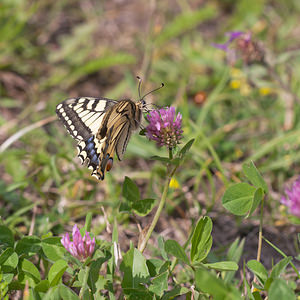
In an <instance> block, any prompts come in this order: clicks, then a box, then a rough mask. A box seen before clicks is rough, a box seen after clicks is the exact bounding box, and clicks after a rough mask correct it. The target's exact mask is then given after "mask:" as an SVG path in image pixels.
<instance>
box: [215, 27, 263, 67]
mask: <svg viewBox="0 0 300 300" xmlns="http://www.w3.org/2000/svg"><path fill="white" fill-rule="evenodd" d="M225 35H227V36H228V37H229V38H228V40H227V41H226V42H225V43H223V44H212V46H213V47H215V48H218V49H221V50H223V51H225V52H226V53H227V61H228V62H229V64H231V65H233V64H234V63H235V62H236V61H237V60H238V59H239V58H242V60H243V61H244V63H246V64H250V63H253V62H262V61H263V59H264V50H263V48H262V46H261V45H260V44H259V43H257V42H255V41H253V39H252V34H251V32H242V31H230V32H226V33H225Z"/></svg>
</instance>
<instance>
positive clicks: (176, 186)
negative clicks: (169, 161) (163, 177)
mask: <svg viewBox="0 0 300 300" xmlns="http://www.w3.org/2000/svg"><path fill="white" fill-rule="evenodd" d="M169 187H170V188H171V189H174V190H176V189H179V188H180V184H179V182H178V181H177V180H176V179H175V178H172V179H171V181H170V184H169Z"/></svg>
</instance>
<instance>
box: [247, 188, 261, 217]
mask: <svg viewBox="0 0 300 300" xmlns="http://www.w3.org/2000/svg"><path fill="white" fill-rule="evenodd" d="M263 197H264V192H263V190H262V188H258V189H256V191H255V193H254V196H253V201H252V205H251V208H250V210H249V212H248V214H247V216H246V218H249V217H250V216H251V215H252V213H253V212H254V211H255V210H256V208H257V207H258V205H259V204H260V202H261V201H262V200H263Z"/></svg>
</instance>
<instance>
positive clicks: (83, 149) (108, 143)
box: [56, 78, 163, 180]
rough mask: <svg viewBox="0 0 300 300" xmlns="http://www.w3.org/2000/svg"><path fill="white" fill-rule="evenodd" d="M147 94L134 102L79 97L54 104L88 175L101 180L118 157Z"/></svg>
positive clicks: (134, 128) (127, 140) (120, 157)
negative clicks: (74, 142)
mask: <svg viewBox="0 0 300 300" xmlns="http://www.w3.org/2000/svg"><path fill="white" fill-rule="evenodd" d="M138 79H139V88H138V90H139V96H140V85H141V80H140V78H138ZM162 86H163V84H162V85H161V87H162ZM161 87H159V88H161ZM159 88H158V89H159ZM155 90H157V89H155ZM155 90H153V91H155ZM153 91H151V92H153ZM151 92H149V93H151ZM149 93H147V94H146V95H144V96H143V97H142V98H141V97H140V100H139V101H137V102H134V101H132V100H130V99H126V100H120V101H116V100H111V99H107V98H91V97H80V98H70V99H67V100H65V101H63V102H62V103H60V104H58V105H57V107H56V113H57V115H58V117H59V119H60V120H61V121H62V122H63V124H64V126H65V127H66V129H67V130H68V132H69V133H70V135H71V136H72V137H73V138H74V139H75V140H76V141H77V142H78V144H77V150H78V157H79V158H80V160H81V163H82V164H83V163H86V164H87V166H88V168H89V169H91V170H92V173H91V175H92V176H95V177H96V178H98V179H100V180H103V179H104V175H105V172H106V171H109V170H110V169H111V168H112V166H113V159H114V155H115V154H116V155H117V157H118V159H119V160H122V158H123V156H124V153H125V150H126V147H127V144H128V142H129V139H130V136H131V134H132V132H133V131H135V130H136V129H138V128H139V127H140V124H141V119H142V113H143V112H144V111H148V109H147V108H146V106H147V104H146V102H145V100H144V97H145V96H147V95H148V94H149Z"/></svg>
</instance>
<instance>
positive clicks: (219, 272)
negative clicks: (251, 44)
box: [0, 0, 300, 300]
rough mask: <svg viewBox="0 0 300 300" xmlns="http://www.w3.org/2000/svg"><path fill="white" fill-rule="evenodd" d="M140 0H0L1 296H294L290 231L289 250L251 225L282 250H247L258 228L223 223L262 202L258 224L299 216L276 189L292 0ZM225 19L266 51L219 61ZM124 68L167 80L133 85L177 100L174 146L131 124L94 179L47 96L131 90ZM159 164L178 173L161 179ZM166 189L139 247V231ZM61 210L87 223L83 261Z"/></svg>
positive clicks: (293, 81)
mask: <svg viewBox="0 0 300 300" xmlns="http://www.w3.org/2000/svg"><path fill="white" fill-rule="evenodd" d="M152 4H153V3H152ZM152 4H151V3H150V2H149V4H148V3H146V2H145V3H142V2H141V4H140V3H139V2H137V3H136V4H135V5H133V6H132V5H130V6H128V7H127V6H126V5H125V6H126V7H125V6H124V7H123V5H114V4H113V3H106V4H104V3H101V1H100V2H99V3H98V2H97V3H96V2H95V1H91V2H90V1H88V2H84V3H82V2H80V1H78V0H72V1H66V0H63V1H59V2H58V1H49V0H46V1H26V0H3V1H2V2H1V5H0V16H1V17H0V40H1V42H0V98H1V100H0V111H1V114H0V138H1V141H0V143H1V145H0V165H1V167H0V171H1V178H0V216H1V217H0V298H1V299H5V300H6V299H8V298H9V296H10V295H14V294H15V293H16V291H18V293H21V294H22V296H23V297H24V298H25V296H26V293H28V294H29V295H30V296H29V297H30V299H94V298H95V299H101V300H102V299H117V298H120V299H121V298H122V297H126V299H151V300H153V299H155V300H158V299H165V300H166V299H175V298H176V297H180V296H181V297H185V298H187V299H195V300H196V299H211V298H213V299H241V297H244V298H247V299H251V300H253V299H264V297H268V299H271V300H272V299H296V297H299V295H298V294H299V284H298V282H299V278H300V274H299V270H298V269H299V268H298V264H299V257H300V254H299V235H298V241H297V237H296V236H295V238H294V239H293V236H292V235H290V236H289V238H288V241H289V243H290V244H289V248H288V249H289V252H287V253H286V254H285V252H284V251H283V250H280V248H281V247H282V246H283V245H282V243H280V242H279V244H278V246H275V245H274V244H273V243H272V242H271V241H269V240H267V239H265V238H264V237H263V236H262V239H263V243H265V242H266V243H267V244H268V247H269V248H271V247H272V248H273V249H275V251H277V252H278V253H279V254H280V255H281V256H282V259H281V260H280V261H277V260H276V258H275V257H274V258H273V257H269V256H268V252H267V251H268V250H267V249H266V250H265V248H264V250H263V251H262V258H264V259H261V262H259V261H256V260H253V259H249V260H246V261H245V257H251V258H253V257H256V253H255V252H256V251H253V248H254V247H253V243H256V242H257V239H256V237H255V238H253V235H252V234H251V235H250V234H248V232H245V231H244V229H245V228H244V227H243V226H241V227H240V229H241V230H239V236H241V235H242V236H243V239H241V240H240V238H239V237H237V236H236V235H232V232H236V231H235V230H236V227H238V226H239V225H240V224H241V223H242V222H243V223H244V222H245V225H246V226H245V227H246V228H248V225H249V227H251V228H252V226H255V227H256V225H257V224H258V222H257V219H258V215H259V213H260V216H259V223H260V225H261V227H262V231H261V233H262V235H264V226H263V222H262V221H265V223H267V224H268V227H267V228H270V227H271V226H275V224H276V228H275V231H274V232H276V230H277V231H278V232H279V233H278V234H279V235H280V236H281V235H284V236H285V235H286V232H285V228H287V227H288V226H291V225H289V223H288V222H293V223H295V224H297V223H299V218H297V217H296V216H288V215H287V211H284V210H283V209H282V207H280V202H279V199H280V197H281V195H282V193H283V190H284V188H285V182H286V181H287V179H288V178H292V177H296V175H297V174H299V173H300V169H299V162H300V154H299V153H300V152H299V150H300V139H299V134H300V129H299V120H300V110H299V107H298V105H297V104H298V102H299V99H298V98H299V97H298V95H299V94H300V85H299V78H300V69H299V67H298V66H299V62H300V60H299V53H298V52H297V47H298V44H299V40H298V37H297V34H295V28H298V27H299V12H300V6H299V3H298V1H296V0H292V1H285V2H284V1H283V2H278V3H277V2H276V4H275V2H274V1H270V0H253V1H252V2H251V5H250V6H249V3H248V1H246V0H242V1H237V2H235V1H231V0H227V1H216V2H213V3H208V4H199V3H198V2H197V1H194V0H192V1H177V2H174V3H172V5H171V6H170V5H166V4H165V3H164V2H163V1H156V2H155V5H154V6H152ZM127 10H128V11H127ZM144 12H146V13H147V16H146V15H145V14H144ZM148 16H149V18H148ZM212 25H213V26H212ZM215 25H217V26H215ZM235 30H244V31H248V30H251V31H252V33H253V35H252V37H253V38H254V39H255V40H258V44H259V45H260V42H262V44H263V48H264V50H266V51H265V53H266V58H267V60H268V61H267V63H270V64H271V65H270V66H268V64H259V63H255V64H244V63H242V61H238V62H237V63H236V64H235V65H234V66H233V64H231V65H228V64H226V63H225V60H226V56H227V58H228V57H229V55H226V54H225V53H223V52H222V51H221V50H219V49H215V48H213V47H212V46H211V44H212V43H216V42H224V41H225V39H226V37H224V35H223V34H224V32H226V31H235ZM236 73H238V75H236ZM136 75H140V76H141V77H143V88H142V90H143V91H144V90H145V91H148V90H150V89H151V88H152V87H155V86H157V85H158V83H159V82H164V83H165V85H166V87H165V88H164V89H161V90H160V91H159V92H158V93H154V94H153V95H149V96H147V97H146V99H145V100H146V101H147V103H148V104H149V103H150V102H151V103H156V104H155V105H158V106H159V107H164V106H167V105H168V106H170V105H176V107H177V110H178V111H180V112H181V114H182V116H183V118H182V122H183V139H182V147H181V145H179V146H180V147H178V149H173V150H172V151H171V156H169V157H167V154H166V153H165V152H164V151H165V150H163V149H161V148H157V147H156V146H155V143H152V142H148V141H147V138H146V137H145V135H143V136H139V135H138V134H135V135H133V136H132V138H131V140H130V142H129V144H128V149H127V151H126V156H125V159H124V162H121V163H117V162H116V163H115V164H114V167H113V169H112V170H111V172H108V174H106V178H105V181H103V182H97V181H95V180H94V179H92V178H91V177H90V171H89V170H87V169H86V168H85V167H81V166H80V165H79V164H78V162H77V160H75V159H74V157H75V156H76V150H75V143H74V142H73V141H72V139H71V138H69V137H66V135H67V133H66V132H65V131H64V129H63V126H61V124H60V125H59V124H58V122H53V119H51V117H52V116H54V111H55V106H56V105H57V104H58V103H59V102H61V101H62V100H64V99H65V98H68V97H77V96H96V97H109V98H113V99H123V98H130V99H137V93H136V90H137V82H136V79H135V76H136ZM144 85H145V86H146V87H145V89H144ZM264 89H265V90H267V89H269V92H265V94H264V93H263V92H262V90H264ZM142 94H143V93H142ZM199 95H200V96H201V95H202V96H203V98H201V99H202V100H201V101H202V102H201V103H198V102H197V99H198V98H199ZM155 105H153V107H155ZM149 108H150V106H149ZM48 118H50V119H48ZM45 120H46V122H44V121H45ZM47 120H48V121H47ZM144 125H145V123H144ZM7 141H8V142H9V143H7ZM4 146H5V147H4ZM169 155H170V153H169ZM253 161H255V165H254V163H253ZM258 169H259V170H260V171H258ZM172 170H173V171H174V173H175V172H176V181H177V183H178V187H172V186H170V187H168V186H167V187H166V189H165V187H164V186H163V184H164V182H166V181H167V179H168V175H170V173H171V171H172ZM125 175H127V176H125ZM171 175H172V176H171V177H172V178H173V179H174V178H175V177H173V175H174V174H171ZM124 177H125V180H124V182H123V185H122V181H123V178H124ZM245 179H246V180H245ZM231 181H232V183H233V184H232V185H229V182H231ZM163 194H165V196H166V205H165V206H166V207H165V208H166V209H165V210H164V211H163V213H162V214H161V216H160V219H159V222H158V223H157V225H156V226H155V227H154V228H153V229H154V231H153V233H152V234H151V237H150V240H149V242H148V246H147V248H146V252H145V253H146V254H144V253H142V252H141V251H140V250H138V249H137V248H136V245H138V244H139V242H140V241H141V240H143V239H144V238H145V235H146V233H147V230H148V228H149V225H150V224H151V222H152V220H153V217H154V216H155V213H156V211H157V210H156V209H155V205H156V204H158V203H159V199H160V198H161V197H162V195H163ZM222 194H223V198H222V204H223V207H224V208H225V210H226V212H224V209H222V206H221V204H220V201H219V200H220V195H222ZM120 202H121V203H120ZM264 204H266V205H265V206H264ZM258 208H260V211H259V209H258ZM258 211H259V213H258ZM231 214H233V215H231ZM236 216H238V217H236ZM239 216H241V217H243V218H244V219H242V218H240V217H239ZM228 219H229V220H230V222H229V221H228ZM84 220H85V225H84V228H83V226H81V225H82V224H83V223H84ZM223 221H224V222H225V223H226V224H225V225H226V226H224V230H223V228H222V226H223V224H224V223H223ZM227 222H228V224H229V225H230V226H229V225H228V224H227ZM74 223H76V224H80V228H82V229H81V231H82V232H83V231H86V232H90V233H91V236H92V237H94V236H95V237H96V249H95V251H94V253H93V255H92V256H90V257H89V258H87V259H86V260H84V261H80V260H78V259H77V258H75V257H73V256H72V255H71V254H70V253H69V252H68V251H67V250H66V249H65V248H64V247H63V245H62V243H61V237H60V236H61V234H62V233H64V232H65V231H69V228H70V226H71V225H73V224H74ZM136 224H138V226H136ZM216 224H217V225H218V226H215V225H216ZM278 224H283V225H284V226H283V227H278V226H277V225H278ZM220 226H221V232H222V233H221V234H224V237H222V240H221V242H220V240H219V237H220V229H219V228H220ZM111 227H113V228H112V232H111ZM65 228H67V229H65ZM231 230H232V231H231ZM296 231H297V230H295V228H294V229H293V230H289V231H288V232H296ZM251 232H253V231H252V230H251ZM212 234H213V235H214V239H213V238H212ZM138 235H139V242H138V241H137V240H138ZM250 239H251V240H250ZM232 240H234V241H233V242H232ZM276 240H277V241H278V240H279V241H280V239H276ZM282 240H283V239H282ZM224 241H225V242H224ZM245 241H247V243H246V245H247V247H246V246H245ZM297 243H298V244H297ZM276 245H277V244H276ZM128 249H129V250H128ZM290 249H293V251H294V252H292V251H290ZM253 252H254V253H253ZM290 252H291V253H290ZM264 255H265V257H264ZM243 261H245V262H244V263H243ZM242 273H243V274H242ZM249 273H251V276H252V277H253V278H254V279H253V280H252V277H251V276H250V275H249ZM241 274H242V275H241ZM241 278H242V279H243V280H242V282H243V286H241V284H240V283H241ZM249 278H251V280H249ZM297 280H298V281H297ZM297 284H298V286H297ZM297 293H298V294H297Z"/></svg>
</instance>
